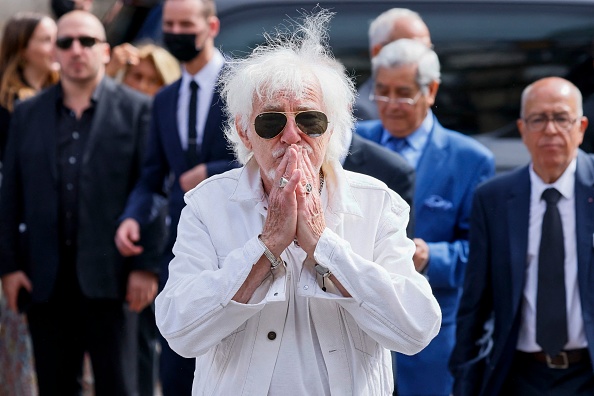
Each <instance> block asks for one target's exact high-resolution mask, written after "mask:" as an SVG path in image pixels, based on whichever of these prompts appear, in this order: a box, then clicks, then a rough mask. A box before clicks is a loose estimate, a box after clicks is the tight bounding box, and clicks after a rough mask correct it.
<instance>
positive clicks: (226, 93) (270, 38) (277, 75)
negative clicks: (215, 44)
mask: <svg viewBox="0 0 594 396" xmlns="http://www.w3.org/2000/svg"><path fill="white" fill-rule="evenodd" d="M333 15H334V14H333V13H331V12H328V11H327V10H323V9H322V10H321V11H319V12H317V13H315V14H311V15H304V17H303V21H302V22H301V23H297V26H296V28H295V29H294V31H292V32H289V31H286V30H287V29H285V31H281V30H277V31H276V32H275V33H273V34H268V33H266V34H265V38H266V43H265V44H262V45H260V46H258V47H256V48H255V49H254V50H253V52H252V53H251V54H250V55H249V56H248V57H247V58H244V59H234V60H229V61H228V62H227V63H226V66H225V68H224V69H223V72H222V73H221V77H220V79H219V88H220V91H221V96H222V97H223V98H224V99H225V101H226V112H227V116H228V119H227V126H226V127H225V136H226V137H227V140H228V141H229V143H230V145H231V147H232V148H233V151H234V152H235V156H236V158H237V160H238V161H239V162H240V163H242V164H245V163H246V162H247V161H248V160H249V159H250V158H251V156H252V152H251V151H250V150H249V149H248V148H247V147H246V146H245V145H244V144H243V142H242V141H241V139H240V136H239V132H238V131H237V128H236V124H235V122H236V120H237V121H238V124H239V127H240V128H241V129H242V130H243V131H248V130H249V129H250V127H251V125H250V124H251V120H252V118H253V117H252V112H253V104H254V101H262V102H269V103H273V102H274V101H275V100H278V98H279V96H284V97H286V96H287V95H290V96H292V97H295V98H297V99H298V100H299V99H303V98H305V97H306V94H307V91H308V87H312V86H314V87H319V88H320V91H321V94H322V108H323V110H324V112H325V113H326V114H327V116H328V120H329V121H330V123H329V126H328V129H329V131H328V132H327V133H329V132H332V137H331V138H330V141H329V143H328V146H327V149H326V156H325V161H330V160H335V159H339V158H342V157H343V156H345V155H346V153H347V151H348V148H349V146H348V145H349V142H350V134H351V133H352V130H353V126H354V121H355V119H354V117H353V115H352V112H351V110H352V107H353V103H354V100H355V85H354V83H353V81H352V80H351V79H350V78H349V77H348V75H347V73H346V70H345V68H344V66H343V65H342V64H341V63H339V62H338V61H336V60H335V59H334V57H333V55H332V53H331V52H330V49H329V47H328V44H327V42H328V24H329V22H330V19H332V16H333Z"/></svg>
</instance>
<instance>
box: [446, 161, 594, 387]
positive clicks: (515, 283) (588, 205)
mask: <svg viewBox="0 0 594 396" xmlns="http://www.w3.org/2000/svg"><path fill="white" fill-rule="evenodd" d="M530 191H531V186H530V175H529V171H528V166H525V167H522V168H520V169H518V170H515V171H512V172H509V173H507V174H503V175H500V176H498V177H496V178H494V179H492V180H490V181H487V182H486V183H484V184H483V185H481V186H479V187H478V188H477V190H476V193H475V195H474V201H473V207H472V215H471V218H470V220H471V222H470V252H469V257H468V263H469V264H468V267H467V269H466V277H465V281H464V293H463V295H462V299H461V301H460V309H459V311H458V317H457V331H456V346H455V348H454V351H453V352H452V356H451V360H450V370H451V371H452V373H453V374H454V378H455V384H454V394H455V395H457V396H460V395H464V396H476V395H493V396H494V395H498V394H499V390H500V388H501V386H502V384H503V382H504V380H505V378H506V376H507V374H508V370H509V367H510V366H511V363H512V360H513V357H514V354H515V350H516V344H517V340H518V333H519V328H520V321H521V308H522V293H523V290H524V286H525V282H526V255H527V251H528V228H529V216H530V213H529V211H530ZM575 220H576V237H577V241H576V247H577V270H578V275H577V277H578V285H579V296H580V301H581V306H582V317H583V320H584V331H585V333H586V339H587V340H588V349H589V351H590V356H591V357H592V358H594V320H593V318H594V287H592V285H594V271H592V268H594V255H593V254H592V246H593V241H592V236H593V235H594V155H587V154H586V153H584V152H583V151H579V153H578V158H577V168H576V173H575Z"/></svg>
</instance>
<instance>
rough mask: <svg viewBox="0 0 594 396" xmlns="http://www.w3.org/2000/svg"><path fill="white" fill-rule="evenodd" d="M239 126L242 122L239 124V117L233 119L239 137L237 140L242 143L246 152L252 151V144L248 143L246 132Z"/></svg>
mask: <svg viewBox="0 0 594 396" xmlns="http://www.w3.org/2000/svg"><path fill="white" fill-rule="evenodd" d="M241 124H242V122H241V120H240V118H239V116H236V117H235V129H237V134H238V135H239V138H240V139H241V141H242V142H243V145H244V146H245V147H246V148H247V149H248V150H252V142H250V138H249V136H248V131H246V130H244V129H243V127H242V125H241Z"/></svg>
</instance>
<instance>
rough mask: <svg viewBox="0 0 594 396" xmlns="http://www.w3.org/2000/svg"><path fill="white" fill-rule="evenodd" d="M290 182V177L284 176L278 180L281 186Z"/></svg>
mask: <svg viewBox="0 0 594 396" xmlns="http://www.w3.org/2000/svg"><path fill="white" fill-rule="evenodd" d="M288 182H289V179H286V178H284V177H281V178H280V180H279V182H278V186H279V187H280V188H284V187H285V186H286V185H287V183H288Z"/></svg>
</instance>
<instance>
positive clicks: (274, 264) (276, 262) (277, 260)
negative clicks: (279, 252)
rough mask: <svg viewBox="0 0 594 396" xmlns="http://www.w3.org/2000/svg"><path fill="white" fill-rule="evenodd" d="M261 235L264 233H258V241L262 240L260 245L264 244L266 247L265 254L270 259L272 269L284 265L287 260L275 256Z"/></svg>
mask: <svg viewBox="0 0 594 396" xmlns="http://www.w3.org/2000/svg"><path fill="white" fill-rule="evenodd" d="M261 236H262V235H258V242H260V245H262V247H263V248H264V256H266V258H267V259H268V261H270V270H272V271H274V270H275V269H277V268H278V267H279V266H281V264H282V265H284V264H285V262H284V261H283V260H282V259H281V258H280V257H279V258H276V257H274V254H272V252H271V251H270V249H268V246H266V245H265V244H264V242H262V238H261Z"/></svg>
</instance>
